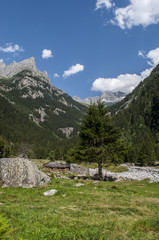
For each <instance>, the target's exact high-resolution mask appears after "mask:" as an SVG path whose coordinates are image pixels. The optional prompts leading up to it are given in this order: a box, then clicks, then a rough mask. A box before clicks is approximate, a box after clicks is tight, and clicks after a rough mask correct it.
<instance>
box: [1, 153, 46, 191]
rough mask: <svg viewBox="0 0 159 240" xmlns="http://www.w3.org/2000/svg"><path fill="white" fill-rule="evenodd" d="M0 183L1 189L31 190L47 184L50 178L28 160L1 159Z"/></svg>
mask: <svg viewBox="0 0 159 240" xmlns="http://www.w3.org/2000/svg"><path fill="white" fill-rule="evenodd" d="M0 182H1V184H2V186H3V187H25V188H32V187H38V186H43V185H46V184H48V183H49V182H50V178H49V177H48V176H47V175H45V174H44V173H43V172H41V171H39V170H38V168H37V167H36V166H35V165H34V164H33V163H32V162H31V161H29V160H28V159H25V158H1V159H0Z"/></svg>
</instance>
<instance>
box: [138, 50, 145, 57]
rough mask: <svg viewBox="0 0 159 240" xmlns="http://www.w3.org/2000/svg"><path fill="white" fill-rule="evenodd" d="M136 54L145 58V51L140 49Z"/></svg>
mask: <svg viewBox="0 0 159 240" xmlns="http://www.w3.org/2000/svg"><path fill="white" fill-rule="evenodd" d="M138 56H141V57H143V58H145V52H144V51H142V50H140V51H138Z"/></svg>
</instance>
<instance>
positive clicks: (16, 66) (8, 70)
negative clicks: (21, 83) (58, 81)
mask: <svg viewBox="0 0 159 240" xmlns="http://www.w3.org/2000/svg"><path fill="white" fill-rule="evenodd" d="M23 70H29V71H31V72H32V74H33V76H37V77H40V78H42V79H45V80H46V81H48V82H50V80H49V79H48V76H47V72H46V71H44V72H40V71H39V70H38V69H37V67H36V63H35V58H34V57H31V58H28V59H25V60H23V61H22V62H19V63H17V62H12V63H11V64H9V65H8V66H6V65H5V63H0V77H6V78H10V77H13V76H14V75H15V74H17V73H19V72H21V71H23Z"/></svg>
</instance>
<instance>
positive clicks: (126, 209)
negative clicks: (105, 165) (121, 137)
mask: <svg viewBox="0 0 159 240" xmlns="http://www.w3.org/2000/svg"><path fill="white" fill-rule="evenodd" d="M78 182H80V183H84V186H81V187H75V186H73V185H74V184H75V183H78ZM50 189H57V190H58V192H57V193H56V194H55V195H54V196H44V195H43V193H44V192H45V191H47V190H50ZM0 202H1V203H3V205H0V214H1V215H2V217H3V218H5V219H6V220H7V221H8V225H9V226H8V228H9V230H10V231H9V232H8V233H7V234H6V235H5V236H4V237H3V238H0V239H3V240H15V239H16V240H54V239H55V240H77V239H78V240H123V239H124V240H136V239H138V240H145V239H146V240H157V239H159V184H157V183H147V182H146V181H142V182H136V181H130V182H128V181H125V182H94V181H91V180H86V181H84V180H83V181H81V180H67V179H55V178H52V181H51V183H50V184H49V185H48V186H45V187H39V188H32V189H24V188H1V189H0Z"/></svg>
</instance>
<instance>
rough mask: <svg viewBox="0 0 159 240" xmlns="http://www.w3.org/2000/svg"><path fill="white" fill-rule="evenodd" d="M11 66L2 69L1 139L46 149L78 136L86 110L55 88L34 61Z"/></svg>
mask: <svg viewBox="0 0 159 240" xmlns="http://www.w3.org/2000/svg"><path fill="white" fill-rule="evenodd" d="M26 63H27V64H26ZM11 65H12V66H11V67H10V65H9V66H7V67H5V66H4V65H3V68H2V69H1V67H2V64H1V65H0V75H1V77H0V97H1V102H0V112H1V115H0V135H3V136H5V137H6V138H7V140H10V141H12V142H13V143H16V142H26V143H31V144H34V145H41V146H43V147H44V146H46V145H47V147H48V145H50V146H53V144H52V143H53V142H55V141H56V142H59V141H60V138H65V137H71V136H75V135H76V134H77V132H78V123H79V119H80V118H81V117H82V114H83V112H84V111H85V107H84V106H83V105H82V104H80V103H78V102H76V101H74V100H73V99H72V98H71V97H70V96H69V95H67V94H66V93H64V92H63V91H61V90H59V89H57V88H55V87H54V86H52V85H51V84H50V80H49V79H48V77H47V74H46V73H41V72H40V71H39V70H37V69H36V65H35V61H34V59H33V58H31V59H27V60H24V61H23V62H21V63H19V65H18V63H14V64H11ZM13 66H15V68H14V67H13ZM12 67H13V68H12ZM24 68H26V69H24ZM10 69H12V70H13V73H16V74H15V75H13V74H12V73H11V72H10ZM21 70H22V71H21ZM17 71H20V72H18V73H17ZM6 76H7V77H6ZM4 107H5V108H4ZM5 119H6V121H5ZM48 142H52V143H51V144H50V143H49V144H48ZM39 143H40V144H39ZM55 145H56V144H55Z"/></svg>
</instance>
